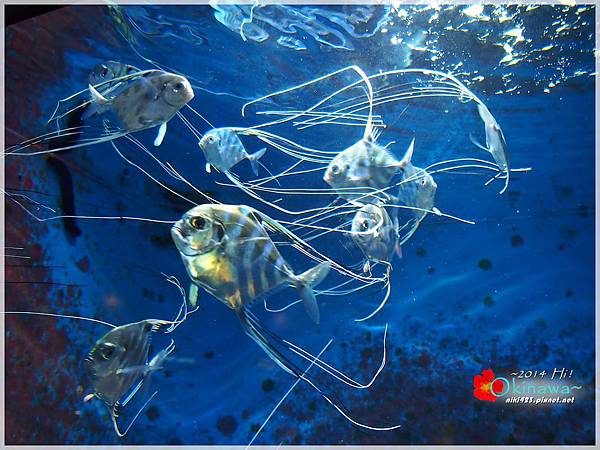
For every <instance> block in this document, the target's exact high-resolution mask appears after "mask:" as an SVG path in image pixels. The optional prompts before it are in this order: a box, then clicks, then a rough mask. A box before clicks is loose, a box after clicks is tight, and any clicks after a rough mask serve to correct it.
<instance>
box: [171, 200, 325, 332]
mask: <svg viewBox="0 0 600 450" xmlns="http://www.w3.org/2000/svg"><path fill="white" fill-rule="evenodd" d="M265 223H266V224H267V225H269V226H271V227H277V226H278V227H281V225H279V224H276V223H275V222H274V221H271V220H270V219H269V218H267V217H266V216H264V215H262V214H261V213H259V212H258V211H256V210H254V209H252V208H250V207H247V206H243V205H240V206H238V205H216V204H205V205H199V206H196V207H194V208H192V209H191V210H189V211H188V212H186V213H185V214H184V215H183V217H182V218H181V220H179V221H177V222H176V223H175V225H173V227H172V229H171V236H172V237H173V241H174V242H175V245H176V247H177V249H178V250H179V253H180V254H181V258H182V260H183V263H184V265H185V268H186V270H187V272H188V275H189V276H190V278H191V279H192V281H193V282H194V283H195V284H197V285H198V286H200V287H202V288H204V289H205V290H206V291H207V292H208V293H210V294H211V295H213V296H214V297H216V298H217V299H218V300H220V301H221V302H223V303H225V304H226V305H227V306H228V307H230V308H231V309H233V310H235V311H236V312H237V313H238V315H239V314H244V309H245V308H246V307H247V306H249V305H251V304H252V303H253V302H254V301H255V300H256V299H257V298H259V297H260V296H262V295H264V294H266V293H268V292H270V291H272V290H274V289H275V288H277V287H280V286H283V285H288V286H293V287H295V288H296V289H297V290H298V293H299V294H300V297H301V298H302V300H303V302H304V306H305V307H306V310H307V312H308V314H309V316H310V317H311V318H312V319H313V320H314V321H315V322H317V323H318V322H319V308H318V306H317V301H316V298H315V294H314V292H313V290H312V287H313V286H315V285H316V284H318V283H320V282H321V281H322V280H323V279H324V278H325V276H326V275H327V273H328V272H329V268H330V266H329V264H328V263H321V264H319V265H318V266H316V267H313V268H311V269H309V270H307V271H306V272H304V273H302V274H300V275H296V274H294V272H293V271H292V269H291V267H290V266H289V265H288V263H287V262H286V261H285V260H284V259H283V257H282V256H281V254H280V253H279V250H278V249H277V247H276V246H275V244H274V243H273V241H272V240H271V238H270V236H269V235H268V233H267V231H266V230H265V226H264V224H265Z"/></svg>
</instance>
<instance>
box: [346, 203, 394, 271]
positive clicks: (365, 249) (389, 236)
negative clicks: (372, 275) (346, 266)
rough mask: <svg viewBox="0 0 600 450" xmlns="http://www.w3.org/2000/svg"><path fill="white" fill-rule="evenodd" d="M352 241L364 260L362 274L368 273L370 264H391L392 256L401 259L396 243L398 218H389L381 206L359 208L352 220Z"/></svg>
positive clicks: (371, 205)
mask: <svg viewBox="0 0 600 450" xmlns="http://www.w3.org/2000/svg"><path fill="white" fill-rule="evenodd" d="M351 229H352V234H351V236H352V240H353V241H354V242H355V243H356V245H357V246H358V248H360V250H361V251H362V253H363V255H364V256H365V258H366V260H367V261H366V262H365V265H364V268H363V270H364V272H368V271H369V270H370V268H371V263H372V262H374V263H377V262H384V263H389V262H391V260H392V258H393V256H394V254H396V255H398V257H400V258H401V257H402V250H401V248H400V243H399V241H398V237H399V236H398V229H399V226H398V218H397V216H396V215H395V214H394V219H393V220H392V218H391V217H390V215H389V214H388V212H387V211H386V209H385V207H384V206H383V205H375V204H372V203H369V204H366V205H364V206H363V207H361V208H360V209H359V210H358V211H357V212H356V214H355V215H354V217H353V218H352V228H351Z"/></svg>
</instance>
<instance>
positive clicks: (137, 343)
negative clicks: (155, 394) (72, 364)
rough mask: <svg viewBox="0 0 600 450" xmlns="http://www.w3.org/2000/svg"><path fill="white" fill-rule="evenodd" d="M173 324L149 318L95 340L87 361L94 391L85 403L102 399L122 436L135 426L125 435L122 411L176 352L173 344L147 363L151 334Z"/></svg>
mask: <svg viewBox="0 0 600 450" xmlns="http://www.w3.org/2000/svg"><path fill="white" fill-rule="evenodd" d="M171 324H172V322H169V321H163V320H156V319H147V320H142V321H140V322H135V323H130V324H126V325H122V326H119V327H115V328H113V329H112V330H110V331H109V332H108V333H106V334H105V335H104V336H102V337H101V338H100V339H98V341H96V343H95V344H94V346H93V347H92V349H91V350H90V352H89V353H88V355H87V356H86V358H85V360H84V366H85V368H86V370H87V372H88V373H89V375H90V377H91V379H92V390H93V393H91V394H88V395H86V397H85V398H84V400H85V401H89V400H91V399H92V398H94V397H95V398H98V399H100V400H102V402H103V403H104V404H105V405H106V407H107V408H108V411H109V413H110V416H111V420H112V422H113V425H114V429H115V431H116V433H117V434H118V435H119V436H120V437H122V436H125V434H126V433H127V431H128V430H129V428H130V427H131V425H133V422H131V424H130V425H129V427H128V428H127V430H126V431H125V432H122V431H121V430H120V428H119V425H118V423H117V418H118V417H119V415H120V412H121V410H122V409H123V408H124V407H125V406H126V405H127V403H128V402H129V401H130V400H131V399H132V398H133V397H134V396H135V395H136V393H137V392H138V390H139V389H140V388H141V387H142V385H143V384H144V382H145V381H146V379H147V377H148V375H149V374H150V373H151V372H153V371H155V370H158V369H160V368H161V367H162V363H163V362H164V360H165V359H166V357H167V356H168V355H169V354H170V353H172V352H173V350H175V346H174V344H173V341H171V344H170V345H169V346H168V347H166V348H165V349H164V350H162V351H161V352H159V353H158V354H157V355H156V356H155V357H154V358H152V360H151V361H150V362H148V354H149V352H150V343H151V337H152V333H153V332H157V331H159V330H161V329H162V328H163V327H167V326H170V325H171ZM149 401H150V399H149V400H148V401H147V402H146V404H147V403H148V402H149ZM144 407H145V405H144V406H143V407H142V409H143V408H144ZM140 412H141V410H140ZM138 414H139V412H138ZM136 418H137V415H136ZM134 421H135V418H134Z"/></svg>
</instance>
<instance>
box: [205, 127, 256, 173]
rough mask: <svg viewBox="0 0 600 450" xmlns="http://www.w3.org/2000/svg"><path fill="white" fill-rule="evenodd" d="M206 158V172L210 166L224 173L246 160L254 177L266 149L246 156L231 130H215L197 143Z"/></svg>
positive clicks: (237, 137)
mask: <svg viewBox="0 0 600 450" xmlns="http://www.w3.org/2000/svg"><path fill="white" fill-rule="evenodd" d="M198 145H199V146H200V148H201V149H202V151H203V152H204V156H205V157H206V161H207V163H206V171H207V172H210V166H213V167H214V168H215V169H217V170H220V171H221V172H226V171H228V170H229V169H231V168H232V167H233V166H235V165H236V164H237V163H239V162H240V161H242V160H243V159H248V161H250V164H251V165H252V170H253V171H254V174H255V175H258V160H259V159H260V158H261V157H262V156H263V155H264V154H265V152H266V151H267V149H266V148H262V149H260V150H258V151H257V152H256V153H253V154H251V155H250V154H248V152H247V151H246V149H245V148H244V144H242V141H241V140H240V138H239V136H238V135H237V133H236V132H235V131H233V130H232V129H231V128H215V129H213V130H210V131H208V132H207V133H206V134H204V136H202V139H200V142H199V143H198Z"/></svg>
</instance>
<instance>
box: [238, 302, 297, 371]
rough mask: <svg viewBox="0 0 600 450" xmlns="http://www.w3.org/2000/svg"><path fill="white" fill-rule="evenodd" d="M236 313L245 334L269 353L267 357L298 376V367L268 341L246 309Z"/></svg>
mask: <svg viewBox="0 0 600 450" xmlns="http://www.w3.org/2000/svg"><path fill="white" fill-rule="evenodd" d="M236 313H237V316H238V318H239V319H240V323H241V325H242V328H243V329H244V331H245V332H246V334H247V335H248V336H250V338H251V339H252V340H253V341H254V342H256V343H257V344H258V345H259V346H260V348H262V349H263V351H264V352H265V353H266V354H267V355H269V358H271V359H272V360H273V361H275V363H276V364H277V365H278V366H279V367H281V368H282V369H283V370H285V371H286V372H287V373H289V374H290V375H293V376H295V377H298V378H299V374H300V371H299V370H298V368H297V367H296V366H295V365H294V364H293V363H292V362H291V361H290V360H289V359H288V358H286V357H285V356H283V355H282V354H281V352H280V351H279V350H277V349H276V348H275V347H274V346H273V345H272V344H271V343H270V342H269V340H268V339H267V337H266V336H265V335H264V334H263V333H261V331H260V330H259V329H258V328H257V327H256V326H255V325H254V323H253V321H251V320H249V318H248V312H247V311H246V309H245V308H241V309H239V310H236Z"/></svg>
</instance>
